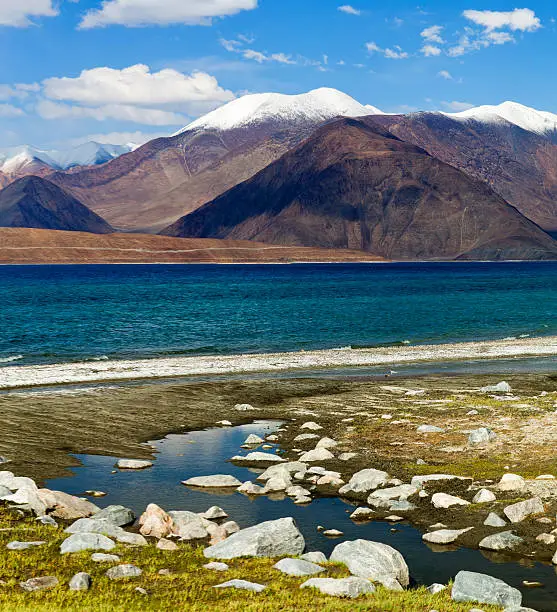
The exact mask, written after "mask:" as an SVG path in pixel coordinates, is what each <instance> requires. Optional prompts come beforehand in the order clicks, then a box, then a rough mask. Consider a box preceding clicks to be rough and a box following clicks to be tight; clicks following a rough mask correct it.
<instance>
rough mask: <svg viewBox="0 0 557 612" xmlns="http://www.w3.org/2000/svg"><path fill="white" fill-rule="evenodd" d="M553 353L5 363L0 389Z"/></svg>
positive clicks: (350, 353) (437, 349) (437, 351)
mask: <svg viewBox="0 0 557 612" xmlns="http://www.w3.org/2000/svg"><path fill="white" fill-rule="evenodd" d="M554 355H557V337H556V336H551V337H545V338H524V339H519V340H494V341H483V342H466V343H459V344H439V345H423V346H408V347H388V348H374V349H358V350H354V349H333V350H322V351H307V352H298V353H274V354H273V353H270V354H256V355H227V356H197V357H172V358H164V359H143V360H134V361H104V362H94V363H91V362H85V363H68V364H58V365H44V366H11V367H6V368H2V369H0V389H12V388H17V387H32V386H40V385H55V384H67V383H70V384H73V383H91V382H104V381H124V380H145V379H155V378H177V377H186V376H206V375H221V374H250V373H258V372H261V373H265V372H287V371H299V370H312V369H330V368H347V367H366V366H368V367H369V366H380V365H384V366H386V367H396V365H397V364H408V363H419V362H427V361H432V362H445V361H467V360H477V359H485V360H488V359H508V358H520V357H522V358H525V357H548V356H554Z"/></svg>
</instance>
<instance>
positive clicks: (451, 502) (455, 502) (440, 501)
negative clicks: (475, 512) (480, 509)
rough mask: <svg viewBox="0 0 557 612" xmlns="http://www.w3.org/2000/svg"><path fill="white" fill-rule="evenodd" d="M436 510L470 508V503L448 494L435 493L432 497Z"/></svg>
mask: <svg viewBox="0 0 557 612" xmlns="http://www.w3.org/2000/svg"><path fill="white" fill-rule="evenodd" d="M431 503H432V504H433V507H434V508H451V507H452V506H469V505H470V502H468V501H466V500H465V499H461V498H460V497H455V496H454V495H448V494H447V493H435V494H434V495H432V496H431Z"/></svg>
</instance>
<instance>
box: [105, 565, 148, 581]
mask: <svg viewBox="0 0 557 612" xmlns="http://www.w3.org/2000/svg"><path fill="white" fill-rule="evenodd" d="M141 574H143V570H141V569H139V567H137V566H135V565H130V564H129V563H125V564H123V565H117V566H116V567H111V568H110V569H109V570H108V571H107V572H106V574H105V576H106V577H107V578H110V580H122V579H124V578H137V577H138V576H141Z"/></svg>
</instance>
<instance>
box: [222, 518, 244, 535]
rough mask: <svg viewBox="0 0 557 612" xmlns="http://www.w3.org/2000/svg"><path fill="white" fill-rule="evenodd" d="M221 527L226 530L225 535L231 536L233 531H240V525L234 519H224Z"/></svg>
mask: <svg viewBox="0 0 557 612" xmlns="http://www.w3.org/2000/svg"><path fill="white" fill-rule="evenodd" d="M221 527H222V528H223V529H224V530H225V531H226V535H227V536H231V535H232V534H233V533H238V531H240V526H239V525H238V523H236V522H235V521H226V523H223V524H222V525H221Z"/></svg>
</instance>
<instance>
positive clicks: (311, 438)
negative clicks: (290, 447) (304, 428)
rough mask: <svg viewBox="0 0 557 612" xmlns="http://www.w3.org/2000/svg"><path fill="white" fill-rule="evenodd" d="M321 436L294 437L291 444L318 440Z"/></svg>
mask: <svg viewBox="0 0 557 612" xmlns="http://www.w3.org/2000/svg"><path fill="white" fill-rule="evenodd" d="M320 437H321V436H318V435H317V434H309V433H308V434H300V435H299V436H296V437H295V438H294V440H293V442H305V441H306V440H319V438H320Z"/></svg>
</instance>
